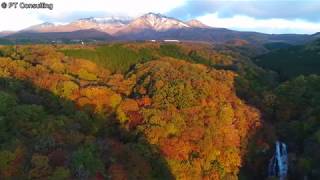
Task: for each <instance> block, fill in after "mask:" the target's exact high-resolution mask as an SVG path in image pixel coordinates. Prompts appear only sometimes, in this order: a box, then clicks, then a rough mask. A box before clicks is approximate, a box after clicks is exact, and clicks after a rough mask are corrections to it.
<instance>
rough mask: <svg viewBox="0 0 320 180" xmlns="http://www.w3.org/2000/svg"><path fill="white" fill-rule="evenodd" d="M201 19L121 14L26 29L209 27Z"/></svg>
mask: <svg viewBox="0 0 320 180" xmlns="http://www.w3.org/2000/svg"><path fill="white" fill-rule="evenodd" d="M207 27H208V26H206V25H204V24H202V23H201V22H200V21H197V20H192V21H188V22H183V21H180V20H178V19H175V18H172V17H168V16H165V15H162V14H158V13H152V12H150V13H147V14H144V15H142V16H140V17H138V18H136V19H131V18H129V17H121V16H118V17H117V16H109V17H99V18H96V17H88V18H83V19H78V20H76V21H73V22H71V23H68V24H53V23H48V22H46V23H42V24H39V25H35V26H32V27H29V28H27V29H24V30H23V31H32V32H72V31H78V30H85V29H95V30H98V31H101V32H105V33H108V34H111V35H118V34H123V33H137V32H142V31H144V30H152V31H158V32H161V31H167V30H173V29H185V28H207Z"/></svg>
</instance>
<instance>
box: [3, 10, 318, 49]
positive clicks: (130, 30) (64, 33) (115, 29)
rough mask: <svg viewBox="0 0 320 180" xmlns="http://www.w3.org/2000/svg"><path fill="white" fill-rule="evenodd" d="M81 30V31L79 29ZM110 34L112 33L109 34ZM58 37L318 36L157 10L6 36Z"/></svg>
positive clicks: (258, 41) (288, 39)
mask: <svg viewBox="0 0 320 180" xmlns="http://www.w3.org/2000/svg"><path fill="white" fill-rule="evenodd" d="M85 30H89V31H90V33H89V35H90V36H87V35H85V34H83V32H85ZM93 30H94V32H93ZM79 31H80V32H82V33H79ZM37 33H39V35H37ZM52 33H53V34H52ZM91 35H93V36H91ZM110 35H111V36H112V37H110ZM0 37H1V34H0ZM55 37H58V38H62V37H63V38H66V39H72V38H76V39H81V40H87V39H92V37H94V39H101V40H106V39H108V40H121V41H127V40H151V39H155V40H165V39H176V40H181V41H205V42H210V43H212V42H214V43H226V42H232V41H234V40H237V41H238V40H243V41H245V42H248V43H249V44H253V45H255V46H257V45H259V46H262V45H263V44H265V43H289V44H302V43H306V42H310V41H312V40H314V39H316V37H318V36H317V35H313V36H310V35H298V34H284V35H281V34H280V35H277V34H275V35H274V34H263V33H257V32H240V31H234V30H229V29H225V28H214V27H210V26H207V25H205V24H203V23H202V22H200V21H198V20H190V21H186V22H184V21H181V20H178V19H175V18H172V17H168V16H165V15H162V14H157V13H147V14H145V15H143V16H140V17H138V18H135V19H131V18H129V17H106V18H94V17H90V18H84V19H79V20H76V21H73V22H71V23H68V24H53V23H48V22H46V23H43V24H39V25H35V26H31V27H29V28H26V29H23V30H21V31H18V32H17V33H14V34H8V35H4V38H9V39H16V40H19V39H21V38H23V39H28V38H29V39H37V40H39V39H41V38H43V39H45V40H48V39H49V40H54V38H55ZM238 42H239V41H238ZM241 44H247V43H241Z"/></svg>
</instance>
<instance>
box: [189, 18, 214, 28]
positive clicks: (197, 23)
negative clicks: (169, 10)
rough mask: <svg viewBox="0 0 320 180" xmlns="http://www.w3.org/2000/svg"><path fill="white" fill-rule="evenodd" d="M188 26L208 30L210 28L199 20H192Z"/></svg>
mask: <svg viewBox="0 0 320 180" xmlns="http://www.w3.org/2000/svg"><path fill="white" fill-rule="evenodd" d="M186 24H188V25H189V26H191V27H197V28H208V27H209V26H207V25H205V24H204V23H202V22H201V21H199V20H196V19H192V20H190V21H187V22H186Z"/></svg>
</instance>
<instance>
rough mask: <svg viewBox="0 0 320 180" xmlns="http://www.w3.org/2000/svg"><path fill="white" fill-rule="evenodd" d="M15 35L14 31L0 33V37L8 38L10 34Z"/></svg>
mask: <svg viewBox="0 0 320 180" xmlns="http://www.w3.org/2000/svg"><path fill="white" fill-rule="evenodd" d="M13 33H15V32H14V31H1V32H0V37H4V36H8V35H10V34H13Z"/></svg>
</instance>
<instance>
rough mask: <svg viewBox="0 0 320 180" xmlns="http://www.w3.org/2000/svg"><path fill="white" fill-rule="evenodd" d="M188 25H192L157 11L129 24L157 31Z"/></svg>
mask: <svg viewBox="0 0 320 180" xmlns="http://www.w3.org/2000/svg"><path fill="white" fill-rule="evenodd" d="M188 27H190V26H189V25H188V24H186V23H184V22H182V21H180V20H177V19H174V18H171V17H167V16H164V15H162V14H157V13H147V14H145V15H143V16H141V17H139V18H137V19H135V20H134V21H133V22H131V23H130V24H129V28H133V29H139V28H142V29H153V30H156V31H165V30H169V29H180V28H188Z"/></svg>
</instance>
